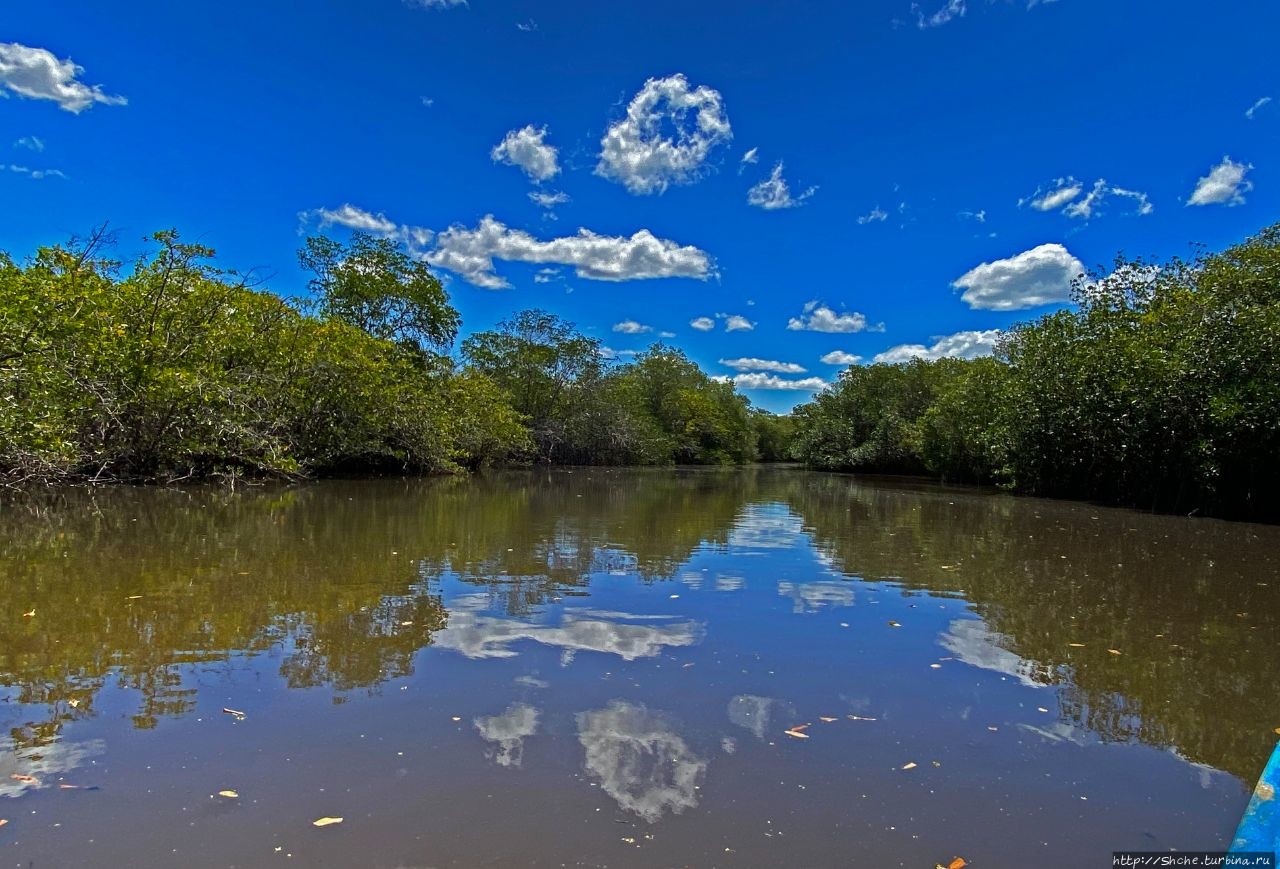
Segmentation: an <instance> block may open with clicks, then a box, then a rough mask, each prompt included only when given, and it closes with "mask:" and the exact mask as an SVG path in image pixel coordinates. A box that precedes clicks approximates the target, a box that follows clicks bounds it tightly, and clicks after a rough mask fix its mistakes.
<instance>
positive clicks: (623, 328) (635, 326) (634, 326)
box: [613, 320, 653, 335]
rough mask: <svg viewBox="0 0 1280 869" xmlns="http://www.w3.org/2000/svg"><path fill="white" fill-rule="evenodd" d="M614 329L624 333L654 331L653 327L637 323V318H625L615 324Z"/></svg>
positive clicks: (634, 333) (640, 333) (639, 333)
mask: <svg viewBox="0 0 1280 869" xmlns="http://www.w3.org/2000/svg"><path fill="white" fill-rule="evenodd" d="M613 331H615V332H621V333H622V334H623V335H643V334H645V333H646V332H652V331H653V327H652V326H646V325H644V324H643V323H637V322H636V321H635V320H623V321H622V322H621V323H614V324H613Z"/></svg>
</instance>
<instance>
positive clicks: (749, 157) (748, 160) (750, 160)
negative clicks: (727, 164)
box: [738, 148, 760, 175]
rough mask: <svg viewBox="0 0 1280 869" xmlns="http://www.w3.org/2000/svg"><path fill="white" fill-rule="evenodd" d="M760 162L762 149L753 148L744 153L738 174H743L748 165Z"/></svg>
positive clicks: (739, 162)
mask: <svg viewBox="0 0 1280 869" xmlns="http://www.w3.org/2000/svg"><path fill="white" fill-rule="evenodd" d="M759 162H760V149H759V148H752V149H751V150H749V151H747V153H745V154H743V155H742V159H741V160H739V161H738V174H739V175H741V174H742V171H743V170H744V169H746V168H747V167H748V166H750V165H752V164H755V163H759Z"/></svg>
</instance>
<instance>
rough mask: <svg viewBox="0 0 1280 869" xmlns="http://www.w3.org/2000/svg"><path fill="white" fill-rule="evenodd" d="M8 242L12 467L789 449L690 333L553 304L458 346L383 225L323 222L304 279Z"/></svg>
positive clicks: (292, 472) (166, 469)
mask: <svg viewBox="0 0 1280 869" xmlns="http://www.w3.org/2000/svg"><path fill="white" fill-rule="evenodd" d="M154 241H155V243H156V247H155V250H154V252H153V253H151V254H149V255H148V256H146V257H144V258H142V259H140V260H139V261H138V262H136V263H135V264H134V265H133V266H132V267H131V268H129V269H127V270H126V269H124V268H123V267H122V264H121V263H120V262H117V261H114V260H112V259H111V258H110V257H109V252H110V246H109V245H108V244H107V243H106V238H105V236H104V233H103V232H101V231H99V232H97V233H95V234H94V235H93V236H91V237H90V238H88V239H87V240H83V241H80V242H73V243H71V244H69V245H67V246H62V247H52V248H43V249H41V250H39V251H38V252H37V253H36V254H35V255H34V256H33V257H31V258H30V259H29V260H27V261H26V262H23V263H19V262H16V261H15V260H14V259H12V258H11V257H10V256H8V255H7V254H3V253H0V482H8V483H10V484H16V483H20V482H22V481H40V482H50V481H62V480H68V481H69V480H173V479H180V478H207V477H211V476H212V477H216V476H232V477H234V476H240V475H252V476H286V477H294V476H298V477H301V476H309V475H315V474H323V473H330V472H341V471H378V470H387V471H397V472H417V473H422V472H447V471H455V470H459V469H461V468H474V467H477V466H480V465H484V464H488V463H494V462H529V461H545V462H577V463H599V464H667V463H694V464H712V463H739V462H749V461H754V460H756V459H757V458H766V459H778V458H783V457H784V456H785V454H786V451H787V445H788V436H787V426H788V425H789V422H788V421H787V420H784V419H780V418H778V417H775V416H773V415H772V414H767V413H764V412H762V411H758V410H753V409H751V408H750V406H749V403H748V401H747V400H746V398H744V397H743V396H741V395H739V394H737V393H736V392H735V390H734V389H733V387H732V386H731V385H729V384H728V383H724V382H720V381H716V380H713V379H711V378H710V377H708V376H707V375H706V374H704V373H703V372H702V371H701V370H700V369H699V368H698V367H697V365H695V364H694V363H693V362H691V361H690V360H689V359H687V358H686V357H685V356H684V355H683V354H681V353H680V352H679V351H678V350H675V349H672V348H670V347H665V346H662V345H655V346H654V347H652V348H651V349H650V350H649V351H647V352H646V353H643V354H641V355H640V356H638V357H637V358H636V359H635V360H634V361H633V362H631V363H629V364H615V363H612V362H609V361H608V360H605V359H604V358H603V357H602V355H601V353H602V348H601V346H600V343H599V341H597V340H596V339H594V338H588V337H586V336H584V335H582V334H581V333H580V332H578V331H577V330H576V329H575V328H574V327H573V325H572V324H570V323H567V322H565V321H563V320H561V319H559V318H558V317H555V316H553V315H550V314H546V313H543V312H540V311H525V312H522V313H519V314H517V315H515V316H514V317H513V318H512V319H511V320H510V321H508V322H506V323H503V324H501V325H500V326H499V328H498V329H497V330H495V331H492V332H481V333H478V334H475V335H473V336H471V337H469V338H468V339H467V340H466V341H465V342H463V344H462V348H461V349H462V352H461V358H460V359H459V360H455V359H453V358H451V357H450V356H449V355H447V352H448V350H449V349H450V347H451V345H452V343H453V341H454V338H455V337H456V334H457V331H458V327H459V322H460V318H459V315H458V312H457V310H456V309H454V308H453V306H452V305H451V304H450V302H449V297H448V294H447V293H446V291H445V289H444V287H443V286H442V285H441V283H440V281H439V280H438V279H437V278H436V277H435V276H434V275H432V274H431V272H430V271H429V270H428V269H427V267H426V265H425V264H423V263H421V262H416V261H414V260H412V259H411V258H410V257H409V256H408V255H406V254H405V253H404V252H403V251H401V250H400V249H398V248H397V246H396V245H395V244H394V243H393V242H391V241H389V240H385V239H380V238H374V237H372V236H369V235H365V234H360V233H357V234H355V235H354V236H353V237H352V238H351V240H350V241H349V242H348V243H347V244H345V245H344V244H341V243H339V242H336V241H333V240H331V239H328V238H324V237H316V238H311V239H308V240H307V242H306V244H305V247H304V248H303V249H302V250H301V251H300V252H299V259H300V261H301V264H302V265H303V266H304V267H305V268H306V269H307V270H308V271H309V272H310V273H311V274H312V275H313V276H314V277H313V279H312V280H311V284H310V287H311V290H312V293H311V297H310V298H309V299H308V300H306V301H304V302H298V301H294V300H287V299H284V298H281V297H280V296H277V295H275V294H273V293H270V292H267V291H265V290H263V289H261V288H259V287H257V286H255V285H254V283H253V282H252V281H251V280H249V279H248V278H247V277H245V276H241V275H238V274H236V273H234V272H228V271H223V270H220V269H218V268H216V267H214V266H213V265H212V264H211V259H212V257H213V251H211V250H209V249H207V248H205V247H202V246H200V245H193V244H187V243H184V242H182V241H181V240H180V239H179V237H178V235H177V233H176V232H173V231H167V232H160V233H157V234H156V235H155V236H154Z"/></svg>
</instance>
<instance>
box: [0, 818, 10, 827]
mask: <svg viewBox="0 0 1280 869" xmlns="http://www.w3.org/2000/svg"><path fill="white" fill-rule="evenodd" d="M7 823H9V819H8V818H0V827H3V826H4V825H5V824H7Z"/></svg>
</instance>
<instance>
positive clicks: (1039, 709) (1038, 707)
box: [1036, 706, 1049, 712]
mask: <svg viewBox="0 0 1280 869" xmlns="http://www.w3.org/2000/svg"><path fill="white" fill-rule="evenodd" d="M1036 711H1037V712H1048V711H1049V710H1048V709H1045V708H1044V707H1043V706H1037V707H1036Z"/></svg>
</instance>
